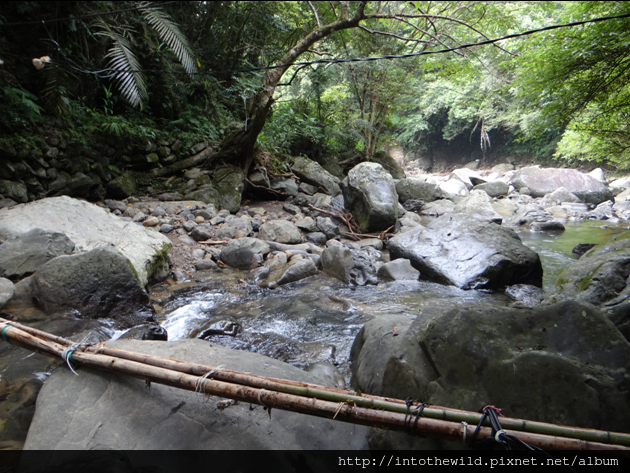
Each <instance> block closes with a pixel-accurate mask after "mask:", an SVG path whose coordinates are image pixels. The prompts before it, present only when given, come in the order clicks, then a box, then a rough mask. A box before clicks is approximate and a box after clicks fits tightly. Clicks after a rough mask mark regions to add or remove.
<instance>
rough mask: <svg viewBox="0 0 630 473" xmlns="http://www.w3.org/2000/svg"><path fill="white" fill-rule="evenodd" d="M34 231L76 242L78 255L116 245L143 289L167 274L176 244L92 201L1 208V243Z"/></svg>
mask: <svg viewBox="0 0 630 473" xmlns="http://www.w3.org/2000/svg"><path fill="white" fill-rule="evenodd" d="M34 228H41V229H43V230H46V231H50V232H59V233H63V234H65V235H67V236H68V238H70V240H72V241H73V242H74V243H75V252H76V253H81V252H86V251H89V250H92V249H94V248H97V247H100V246H104V245H107V246H109V245H113V246H115V247H116V248H118V249H119V250H120V251H121V252H122V254H123V255H124V256H125V257H127V258H128V259H129V261H130V262H131V264H132V265H133V267H134V269H135V271H136V272H137V274H138V280H139V281H140V284H141V285H142V286H143V287H144V286H146V284H147V283H148V282H154V281H159V280H161V279H163V278H165V277H166V276H167V274H168V264H169V260H170V252H171V249H172V247H173V245H172V243H171V241H170V240H169V239H168V238H167V237H166V236H164V235H162V234H160V233H159V232H157V231H155V230H150V229H148V228H146V227H143V226H142V225H137V224H135V223H132V222H126V221H124V220H121V219H120V218H118V217H116V216H115V215H112V214H111V213H109V212H108V211H107V210H105V209H103V208H101V207H98V206H96V205H93V204H90V203H89V202H85V201H82V200H77V199H73V198H71V197H66V196H62V197H51V198H48V199H42V200H38V201H35V202H30V203H28V204H22V205H16V206H14V207H11V208H4V209H0V239H1V240H8V239H9V238H14V237H17V236H19V235H21V234H23V233H26V232H28V231H30V230H32V229H34Z"/></svg>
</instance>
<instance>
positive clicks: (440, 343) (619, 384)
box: [352, 301, 630, 448]
mask: <svg viewBox="0 0 630 473" xmlns="http://www.w3.org/2000/svg"><path fill="white" fill-rule="evenodd" d="M392 327H396V330H395V331H394V330H393V329H392ZM396 333H398V336H397V337H394V334H396ZM577 341H579V342H577ZM352 360H353V365H352V369H353V387H354V388H355V389H360V390H361V391H362V392H368V393H370V394H375V395H380V396H392V397H397V398H405V397H407V396H410V397H412V398H414V399H422V400H423V401H424V402H427V403H430V404H436V405H441V406H449V407H452V408H456V409H465V410H469V411H477V410H478V409H479V407H480V406H485V405H488V404H491V405H495V406H499V407H501V408H502V409H503V414H504V415H506V416H509V417H516V418H524V419H534V420H537V421H541V422H550V423H555V424H563V425H580V426H582V427H587V428H594V429H602V430H611V431H623V430H624V429H626V427H625V426H627V425H628V423H629V422H630V405H629V404H628V403H627V395H628V394H627V393H628V390H629V389H630V379H628V377H627V376H625V375H624V374H625V369H626V367H627V366H628V363H629V362H630V344H629V343H628V342H627V341H626V340H625V339H624V338H623V337H622V336H621V334H620V333H619V332H618V331H617V329H616V328H615V327H614V325H613V324H612V323H610V321H609V320H607V318H606V316H605V315H604V314H602V313H601V312H600V311H598V310H596V309H595V308H594V307H592V306H590V305H588V304H582V303H579V302H575V301H568V302H565V303H562V304H557V305H553V306H547V307H538V308H536V309H510V308H500V307H499V308H497V307H491V306H488V305H483V304H479V305H474V306H472V307H465V308H464V307H461V306H460V307H452V308H449V307H446V308H444V307H443V306H442V307H439V306H429V307H426V308H425V309H423V311H422V312H421V314H420V315H419V316H418V317H417V318H416V320H414V321H413V323H411V324H410V323H409V322H406V321H405V320H404V317H400V316H388V318H387V319H384V318H378V319H374V320H372V321H370V322H368V323H367V324H366V325H365V327H364V328H363V329H362V330H361V332H360V333H359V335H358V336H357V338H356V340H355V343H354V346H353V348H352ZM577 386H580V388H579V389H577ZM523 393H527V396H523ZM405 437H406V438H405ZM380 440H381V443H380V445H379V447H380V448H393V447H394V448H400V445H401V444H397V443H396V442H397V441H398V440H401V441H402V442H403V443H402V445H405V446H406V447H411V446H415V447H416V448H417V447H419V446H424V447H425V448H427V447H433V448H435V447H445V444H443V443H442V442H439V441H432V443H428V442H427V441H426V440H421V439H413V440H411V439H410V438H409V437H408V436H404V435H402V434H389V435H381V436H380ZM460 445H461V444H460ZM371 446H372V448H376V446H375V445H371Z"/></svg>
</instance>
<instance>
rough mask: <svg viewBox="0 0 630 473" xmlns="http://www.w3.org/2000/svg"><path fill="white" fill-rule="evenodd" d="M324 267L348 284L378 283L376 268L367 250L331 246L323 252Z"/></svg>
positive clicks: (327, 271)
mask: <svg viewBox="0 0 630 473" xmlns="http://www.w3.org/2000/svg"><path fill="white" fill-rule="evenodd" d="M321 262H322V269H323V271H324V272H325V273H326V274H329V275H330V276H333V277H335V278H337V279H340V280H342V281H344V282H345V283H346V284H353V285H356V286H365V285H366V284H376V283H377V282H378V280H377V278H376V270H375V268H374V265H373V263H372V260H371V259H370V256H369V254H368V253H366V252H365V251H352V250H349V249H348V248H345V247H340V246H336V247H330V248H326V249H325V250H324V251H323V252H322V256H321Z"/></svg>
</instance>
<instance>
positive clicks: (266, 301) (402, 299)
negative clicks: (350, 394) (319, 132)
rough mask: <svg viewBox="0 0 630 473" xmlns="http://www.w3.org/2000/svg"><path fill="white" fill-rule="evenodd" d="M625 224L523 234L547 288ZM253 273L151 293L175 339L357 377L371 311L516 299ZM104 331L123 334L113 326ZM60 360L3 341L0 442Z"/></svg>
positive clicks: (7, 439) (57, 324)
mask: <svg viewBox="0 0 630 473" xmlns="http://www.w3.org/2000/svg"><path fill="white" fill-rule="evenodd" d="M625 229H626V227H624V226H621V225H610V224H606V222H599V221H585V222H581V223H577V224H568V225H567V226H566V231H565V232H563V233H560V234H550V233H530V232H520V234H519V236H520V237H521V239H522V240H523V243H525V244H526V245H527V246H529V247H530V248H532V249H533V250H534V251H536V252H537V253H538V254H539V255H540V257H541V260H542V263H543V268H544V285H545V286H548V285H550V284H553V282H554V281H555V279H556V277H557V276H558V274H559V272H560V271H561V270H562V268H564V267H565V266H566V265H567V264H568V263H570V262H572V261H575V258H574V257H573V256H572V255H571V250H572V249H573V247H575V246H576V245H577V244H578V243H603V242H605V241H606V240H607V239H608V238H610V237H611V236H613V235H614V234H616V233H619V232H621V231H624V230H625ZM246 274H247V273H246V272H245V271H234V270H229V269H227V270H218V271H210V272H200V273H196V275H195V277H194V279H193V280H191V281H187V282H185V283H182V284H173V283H172V282H171V283H170V284H169V283H168V282H165V283H162V284H160V285H157V286H154V287H153V288H152V290H151V300H152V301H153V303H154V306H155V308H156V310H157V312H158V317H159V320H160V323H161V324H162V325H163V326H164V327H165V328H166V329H167V330H168V333H169V340H178V339H182V338H196V337H198V336H199V335H200V334H202V333H204V332H205V331H207V330H208V329H212V328H216V327H217V326H218V327H224V328H228V329H229V330H228V331H231V332H232V333H235V335H217V334H209V335H207V336H206V337H204V338H205V339H206V340H208V343H216V344H218V345H223V346H226V347H229V348H234V349H238V350H247V351H251V352H256V353H260V354H263V355H267V356H270V357H273V358H276V359H279V360H282V361H285V362H287V363H290V364H293V365H295V366H298V367H301V368H305V367H307V366H308V365H309V364H312V363H316V362H328V363H331V364H333V365H335V366H336V367H337V368H338V369H339V370H340V372H341V373H342V375H343V377H344V378H345V380H346V383H349V380H350V366H349V356H350V349H351V347H352V343H353V341H354V338H355V336H356V335H357V333H358V331H359V330H360V329H361V327H362V326H363V325H364V324H365V323H366V322H367V321H368V320H370V319H371V318H374V317H379V316H381V315H384V314H391V313H396V314H406V315H408V316H409V317H410V318H412V317H414V316H415V315H416V314H417V313H418V311H419V310H420V309H422V307H424V306H425V305H427V304H430V303H431V304H433V303H435V302H439V301H441V300H444V301H446V300H448V301H449V303H451V304H452V303H453V302H455V303H458V304H462V305H464V304H465V305H469V304H471V303H474V302H481V301H484V302H489V303H493V304H496V305H499V306H507V305H508V304H510V303H511V302H512V300H511V299H510V298H508V297H507V296H506V295H504V294H501V293H489V292H485V291H463V290H460V289H456V288H454V287H449V286H442V285H439V284H434V283H429V282H423V281H416V282H391V283H384V284H379V285H378V286H365V287H350V286H348V285H346V284H343V283H342V282H340V281H338V280H336V279H334V278H332V277H328V276H326V275H324V274H322V273H319V274H318V275H316V276H313V277H311V278H308V279H306V280H303V281H299V282H297V283H292V284H289V285H287V286H283V287H280V288H279V289H275V290H270V289H261V288H259V287H257V286H255V285H253V284H251V283H247V282H246V281H245V279H244V278H245V277H246ZM5 311H6V312H9V313H11V315H12V316H13V318H14V320H16V321H18V322H21V323H25V324H28V325H33V326H35V327H37V328H40V329H42V330H48V331H50V332H53V333H55V332H57V333H64V330H63V329H64V327H65V328H69V327H70V326H72V327H74V328H75V329H77V328H78V329H80V330H89V329H91V328H94V325H95V323H94V322H92V321H71V320H69V319H57V320H50V318H49V317H48V316H47V315H46V314H44V313H42V312H41V311H39V310H37V309H34V308H31V307H12V306H11V305H9V306H8V307H7V308H5ZM73 324H74V325H73ZM55 329H56V330H55ZM100 330H105V331H109V332H110V334H114V335H115V336H119V335H120V332H116V333H115V332H114V331H113V330H111V329H109V328H107V327H102V328H101V329H100ZM66 331H67V330H66ZM56 365H57V364H56V363H55V362H52V361H50V360H49V359H46V358H44V357H42V356H39V355H35V354H32V353H30V352H27V351H26V350H23V349H20V348H17V347H14V346H11V345H7V344H6V343H4V342H2V341H0V448H21V445H22V443H23V442H24V438H25V435H26V432H25V430H24V429H25V427H24V424H25V425H26V426H28V422H26V423H25V422H21V423H20V418H21V417H22V418H24V417H25V416H26V417H28V416H29V415H32V412H33V408H34V405H33V403H34V401H35V398H36V394H37V391H38V387H39V385H41V383H42V382H43V380H44V379H45V378H46V376H47V375H48V374H49V373H50V370H51V369H53V368H54V367H55V366H56ZM29 413H30V414H29Z"/></svg>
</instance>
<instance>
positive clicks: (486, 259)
mask: <svg viewBox="0 0 630 473" xmlns="http://www.w3.org/2000/svg"><path fill="white" fill-rule="evenodd" d="M388 246H389V252H390V256H391V258H392V259H396V258H406V259H409V260H410V261H411V264H412V265H413V267H414V268H416V269H417V270H418V271H420V274H421V277H422V279H428V280H430V281H434V282H438V283H440V284H448V285H453V286H457V287H460V288H463V289H499V288H502V287H505V286H510V285H512V284H531V285H534V286H537V287H541V286H542V274H543V271H542V265H541V262H540V258H539V257H538V255H537V254H536V253H535V252H534V251H532V250H530V249H529V248H527V247H526V246H525V245H523V243H521V240H520V238H519V237H518V235H516V233H515V232H514V231H513V230H511V229H508V228H504V227H502V226H500V225H497V224H496V223H490V222H486V221H483V220H478V219H472V218H468V217H467V216H466V215H464V214H453V215H451V216H449V215H444V216H442V217H438V218H437V219H435V220H434V221H433V222H431V223H430V224H429V225H427V226H426V227H425V228H422V227H420V228H418V229H413V230H410V231H408V232H405V233H402V234H399V235H397V236H395V237H394V238H392V239H391V240H390V241H389V244H388Z"/></svg>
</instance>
